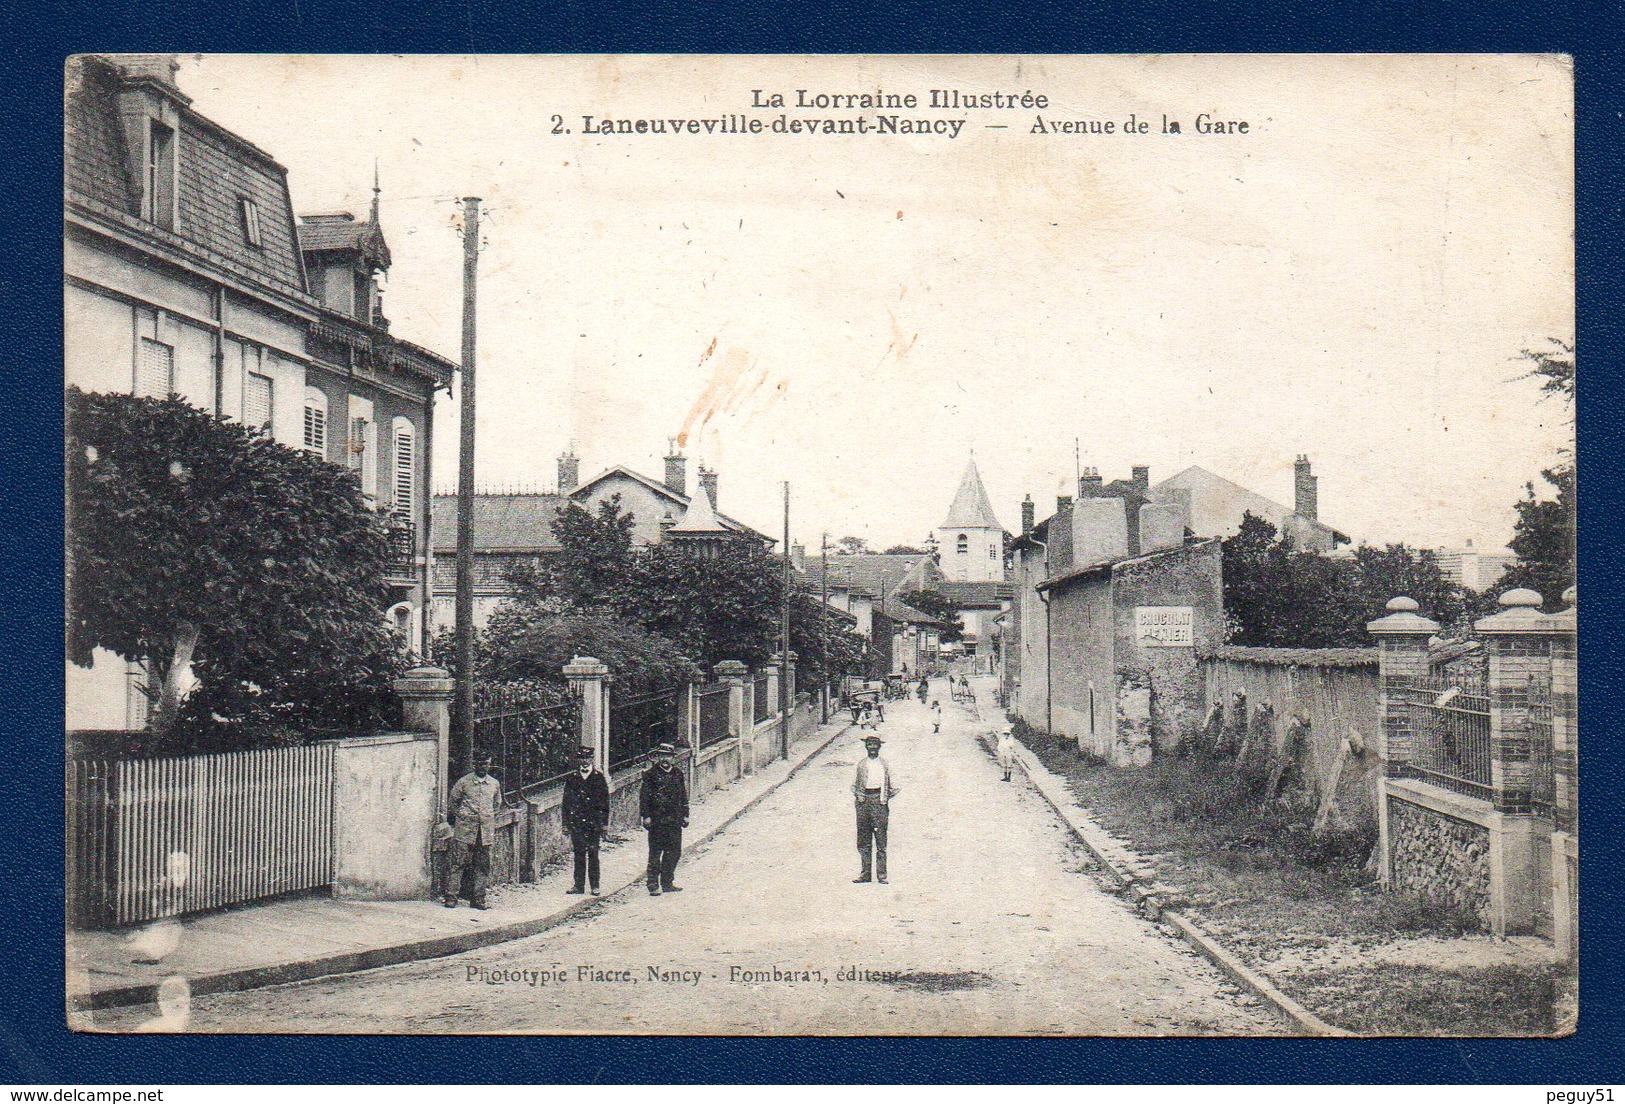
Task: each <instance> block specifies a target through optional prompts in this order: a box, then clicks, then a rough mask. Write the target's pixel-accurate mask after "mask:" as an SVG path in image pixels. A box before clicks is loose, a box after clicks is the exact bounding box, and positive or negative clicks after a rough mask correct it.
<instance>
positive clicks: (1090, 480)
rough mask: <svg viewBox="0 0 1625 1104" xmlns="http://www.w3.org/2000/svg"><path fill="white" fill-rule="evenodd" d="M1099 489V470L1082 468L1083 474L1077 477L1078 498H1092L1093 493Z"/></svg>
mask: <svg viewBox="0 0 1625 1104" xmlns="http://www.w3.org/2000/svg"><path fill="white" fill-rule="evenodd" d="M1100 487H1101V479H1100V469H1099V468H1084V469H1083V474H1082V475H1081V476H1079V477H1078V497H1079V498H1093V497H1095V492H1096V491H1097V490H1099V488H1100Z"/></svg>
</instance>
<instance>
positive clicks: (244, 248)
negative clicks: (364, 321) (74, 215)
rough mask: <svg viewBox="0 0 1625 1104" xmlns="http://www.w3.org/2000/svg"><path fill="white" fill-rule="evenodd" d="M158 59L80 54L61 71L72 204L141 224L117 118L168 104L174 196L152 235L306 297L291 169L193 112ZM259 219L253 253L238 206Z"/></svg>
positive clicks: (132, 168)
mask: <svg viewBox="0 0 1625 1104" xmlns="http://www.w3.org/2000/svg"><path fill="white" fill-rule="evenodd" d="M168 68H169V67H168V66H167V64H166V63H163V59H161V58H155V57H151V56H146V55H133V56H116V55H115V56H108V57H100V56H87V57H82V58H74V59H72V60H71V61H70V62H69V65H68V81H67V103H66V108H67V117H66V120H65V123H66V125H65V129H64V137H65V148H64V151H63V152H64V167H65V169H66V185H67V191H68V195H69V198H70V199H81V200H84V201H87V203H88V205H89V207H90V208H91V209H92V210H94V209H95V208H96V207H97V206H100V207H103V208H112V209H113V210H114V211H116V212H119V213H120V214H121V215H125V216H135V217H139V216H140V214H141V203H140V195H139V193H138V191H137V182H136V180H135V179H134V178H133V177H132V173H133V172H134V171H135V170H136V168H137V166H136V162H135V159H134V157H133V156H132V153H131V150H130V149H129V142H128V141H127V139H126V135H125V129H124V122H123V120H122V117H121V114H120V105H121V97H127V96H131V95H139V96H151V97H157V98H159V99H160V100H162V101H166V102H167V103H168V104H170V105H172V107H173V109H174V112H175V117H176V118H177V120H178V122H179V124H180V126H179V136H178V137H179V140H178V141H177V143H176V147H175V148H176V157H177V162H178V164H177V168H178V170H179V172H178V176H179V183H180V188H179V193H178V195H177V197H176V207H177V217H176V219H175V225H174V227H173V228H168V229H166V228H161V227H158V226H156V225H154V224H148V225H147V226H145V227H144V229H146V230H148V231H149V232H151V233H153V234H156V235H157V236H159V237H165V238H171V237H172V238H179V239H181V240H182V241H185V242H187V243H188V244H190V245H192V246H195V247H199V248H201V249H202V250H204V251H206V253H208V254H211V255H213V256H216V257H220V258H223V259H224V260H225V261H226V262H228V263H230V264H233V265H235V266H237V267H240V268H242V269H246V270H248V271H249V272H252V273H253V274H254V275H255V276H256V277H259V278H260V279H262V280H265V281H268V282H269V283H271V284H273V285H276V286H278V287H279V288H281V289H283V290H291V291H294V292H300V293H302V292H304V291H305V290H306V285H305V273H304V266H303V264H302V262H301V258H300V255H299V249H298V243H297V241H296V240H295V232H294V218H293V204H292V201H291V199H290V198H289V195H288V170H287V169H285V168H284V167H283V166H282V165H280V164H278V163H277V161H276V160H275V159H274V158H272V157H271V155H270V154H268V153H266V152H265V151H264V150H262V149H260V148H259V147H258V146H255V145H254V144H253V143H251V142H249V141H248V140H247V139H244V138H242V137H240V136H239V135H236V134H234V133H232V132H231V131H229V130H227V129H225V128H224V127H222V126H220V125H219V124H218V123H215V122H214V121H212V120H210V119H207V118H205V117H204V116H202V115H200V114H198V112H196V111H195V110H193V109H192V108H191V107H190V106H189V105H190V101H189V100H188V99H187V98H186V96H184V95H183V94H182V93H181V92H180V90H179V89H178V88H176V87H175V86H174V84H173V82H172V80H170V79H168V78H167V77H166V75H165V74H166V72H167V70H168ZM244 200H249V201H252V202H253V204H254V206H255V207H256V208H257V209H258V211H259V232H260V245H259V246H258V247H255V246H253V245H251V244H249V242H248V240H247V236H246V235H245V233H244V229H243V221H244V219H243V201H244Z"/></svg>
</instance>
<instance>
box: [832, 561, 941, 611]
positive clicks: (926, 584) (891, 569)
mask: <svg viewBox="0 0 1625 1104" xmlns="http://www.w3.org/2000/svg"><path fill="white" fill-rule="evenodd" d="M819 570H820V567H819V560H818V557H816V556H814V557H810V558H809V559H808V560H807V572H808V574H809V575H810V576H811V577H812V578H814V579H817V578H818V577H819ZM829 579H830V586H831V587H843V588H845V589H846V590H848V591H850V592H851V593H853V594H857V595H866V596H868V597H870V598H875V599H885V600H888V601H889V600H891V599H892V598H893V597H895V596H896V595H898V594H900V593H902V592H904V591H908V590H937V589H940V588H941V582H942V572H941V571H940V570H939V569H938V568H937V565H936V561H935V560H933V559H932V558H931V554H930V553H929V552H916V553H909V554H906V555H905V554H888V553H884V552H859V553H857V554H855V555H847V556H840V555H836V556H830V557H829Z"/></svg>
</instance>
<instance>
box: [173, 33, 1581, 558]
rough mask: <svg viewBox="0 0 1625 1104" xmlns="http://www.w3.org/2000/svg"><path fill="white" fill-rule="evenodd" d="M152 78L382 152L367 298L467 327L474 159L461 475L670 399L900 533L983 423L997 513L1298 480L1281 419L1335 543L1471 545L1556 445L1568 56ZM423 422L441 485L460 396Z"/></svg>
mask: <svg viewBox="0 0 1625 1104" xmlns="http://www.w3.org/2000/svg"><path fill="white" fill-rule="evenodd" d="M178 81H179V83H180V86H181V88H182V89H183V90H184V91H185V92H186V93H187V94H188V95H190V96H192V97H193V101H194V106H195V107H196V108H197V109H198V110H199V111H201V112H202V113H203V114H205V115H207V116H209V117H211V118H213V119H214V120H216V121H217V122H219V123H221V124H223V125H225V126H226V127H228V128H229V129H232V130H234V131H236V132H237V133H239V134H241V135H242V136H243V137H245V138H247V139H249V140H250V141H252V142H254V143H255V144H257V145H259V146H260V147H261V148H263V149H265V150H267V151H268V152H270V153H271V154H272V155H273V156H275V157H276V158H277V159H278V160H279V161H280V162H281V163H282V164H283V165H285V166H286V167H287V169H288V171H289V181H290V186H291V189H292V192H293V199H294V205H295V208H296V210H298V211H300V212H301V213H309V212H315V211H333V210H349V211H353V212H355V213H356V214H357V215H363V214H364V212H365V210H366V207H367V204H368V202H369V201H370V198H371V195H370V189H371V186H372V178H373V168H374V163H375V161H376V163H377V166H378V172H379V177H380V180H381V185H382V223H383V228H384V232H385V235H386V237H387V239H388V242H389V245H390V249H391V251H392V254H393V259H394V263H393V268H392V269H391V272H390V276H389V282H388V287H387V291H386V295H385V300H384V304H385V312H386V314H387V315H388V316H389V318H390V320H391V325H392V330H393V332H394V333H396V334H398V335H400V336H402V337H404V338H407V339H409V340H411V341H414V342H417V343H419V344H422V345H426V346H428V347H429V348H432V349H434V350H436V351H438V352H440V353H442V354H444V355H446V356H448V357H450V358H452V359H456V358H457V357H458V354H459V350H460V347H461V338H460V334H461V330H460V324H461V323H460V317H461V316H460V310H461V303H462V295H461V277H462V259H461V250H462V245H461V239H460V225H461V220H460V208H459V205H458V203H457V199H458V197H461V196H469V195H475V196H480V197H482V199H483V201H484V204H483V206H484V209H485V212H486V218H485V221H484V223H483V225H482V235H481V237H482V243H483V244H482V250H481V254H480V259H479V313H478V320H479V329H478V332H479V353H478V362H477V363H478V374H477V379H478V416H477V436H478V442H479V444H478V451H477V469H478V473H479V474H478V481H479V483H480V485H481V486H482V487H494V488H499V487H514V486H524V487H531V488H538V489H551V487H552V485H553V483H554V478H555V458H556V457H557V456H558V454H559V453H560V451H561V450H563V449H565V448H566V447H569V446H570V445H571V443H573V444H574V447H575V450H576V452H577V453H578V454H579V455H580V457H581V460H582V470H583V474H584V475H587V476H590V475H591V474H595V473H597V472H598V471H601V470H603V469H605V468H608V467H611V466H614V465H617V464H622V465H626V466H628V467H631V468H633V469H635V470H638V471H642V472H644V473H646V474H649V475H651V476H655V477H659V475H660V474H661V472H662V469H663V464H662V461H661V457H662V456H663V455H664V454H665V452H666V446H667V441H668V439H669V438H672V437H680V438H681V440H682V441H683V443H684V449H685V452H686V454H687V455H688V456H689V457H690V479H691V481H692V479H693V468H694V467H695V465H696V464H697V463H699V462H702V461H703V462H704V463H705V464H706V465H707V466H709V467H712V468H715V469H717V470H718V471H719V472H720V483H721V487H720V492H719V498H720V505H721V509H722V510H723V512H725V513H727V514H729V515H730V516H733V517H736V518H738V519H740V520H742V521H745V522H747V523H749V524H752V525H754V526H755V527H757V528H759V529H761V530H763V531H766V532H769V533H770V534H773V535H775V536H776V535H777V534H778V533H779V532H780V527H781V494H782V490H781V487H782V484H783V482H784V481H788V482H789V483H790V488H791V532H792V539H793V540H796V541H801V542H804V543H807V544H809V545H814V546H816V544H817V543H818V541H819V537H820V534H821V533H822V532H826V531H827V532H828V533H829V534H830V536H831V539H834V538H836V537H840V536H844V535H847V534H854V535H860V536H863V537H865V538H867V539H868V540H869V541H870V542H871V544H872V545H874V546H876V547H884V546H886V545H890V544H893V543H907V544H915V545H918V544H920V543H921V542H923V541H924V540H925V539H926V537H927V536H928V534H929V533H930V531H931V530H932V528H933V527H935V526H936V525H938V524H939V523H940V522H941V521H942V520H943V517H944V515H945V514H946V512H947V509H948V504H949V502H950V501H951V499H952V497H953V494H954V490H955V488H956V487H957V485H958V482H959V478H960V475H961V473H962V471H963V470H964V468H965V465H966V461H967V459H968V458H969V457H970V456H971V455H972V453H973V452H974V456H975V460H976V463H977V465H978V467H979V469H980V471H981V473H982V477H983V480H984V482H985V484H986V486H987V490H988V492H989V495H990V497H991V499H992V502H993V505H994V507H995V509H996V510H997V511H998V514H999V517H1000V520H1001V521H1002V522H1003V524H1004V525H1005V526H1006V527H1007V528H1009V529H1016V528H1018V527H1019V524H1020V510H1019V504H1020V502H1021V499H1022V497H1023V496H1024V495H1028V494H1030V495H1031V496H1032V497H1033V499H1034V501H1035V502H1036V503H1037V504H1038V516H1039V517H1040V518H1042V517H1044V516H1047V514H1048V513H1050V512H1051V511H1052V510H1053V509H1054V502H1055V496H1056V495H1057V494H1065V493H1068V488H1069V486H1070V484H1071V483H1072V482H1073V479H1074V473H1075V468H1076V466H1077V465H1079V464H1081V465H1082V466H1084V467H1095V468H1098V469H1099V470H1100V472H1101V474H1102V475H1103V476H1104V477H1105V478H1106V479H1107V480H1110V479H1114V478H1127V477H1128V475H1129V468H1130V466H1131V465H1134V464H1146V465H1149V466H1150V468H1151V476H1152V481H1153V482H1156V481H1158V480H1160V479H1163V478H1166V477H1168V476H1171V475H1173V474H1175V473H1176V472H1178V471H1180V470H1183V469H1184V468H1186V467H1189V466H1191V465H1193V464H1197V465H1201V466H1203V467H1205V468H1208V469H1209V470H1211V471H1214V472H1216V473H1218V474H1220V475H1223V476H1225V477H1227V478H1230V479H1232V480H1234V481H1236V482H1238V483H1241V484H1242V485H1244V486H1246V487H1248V488H1250V489H1252V490H1254V491H1257V492H1258V493H1261V494H1264V495H1266V496H1268V497H1271V498H1274V499H1276V500H1277V501H1281V502H1285V503H1289V504H1290V503H1291V501H1292V462H1293V459H1294V457H1296V456H1297V455H1298V454H1300V453H1302V454H1307V455H1308V456H1309V457H1310V458H1311V459H1312V460H1313V462H1314V470H1315V473H1316V474H1317V475H1319V476H1320V485H1319V486H1320V516H1321V518H1322V520H1324V521H1327V522H1329V523H1330V524H1333V525H1335V526H1336V527H1337V528H1339V529H1340V530H1342V531H1344V532H1346V533H1349V534H1351V535H1352V536H1353V537H1354V538H1355V539H1356V541H1359V542H1366V543H1375V544H1381V543H1387V542H1391V541H1405V542H1408V543H1411V544H1415V545H1422V546H1440V545H1459V544H1460V543H1461V542H1462V541H1463V540H1464V539H1466V538H1472V539H1473V540H1474V542H1475V543H1476V544H1478V545H1480V546H1481V547H1487V546H1496V545H1501V544H1504V543H1505V541H1506V540H1507V539H1508V538H1509V537H1510V536H1511V526H1512V522H1513V520H1514V514H1513V510H1512V503H1513V502H1514V501H1516V500H1517V499H1518V498H1519V497H1520V495H1521V494H1522V493H1523V486H1524V484H1525V483H1526V482H1527V481H1530V480H1534V481H1535V482H1536V483H1537V484H1539V483H1540V479H1539V472H1540V470H1541V469H1542V468H1545V467H1549V466H1551V465H1552V464H1553V463H1554V462H1555V461H1556V460H1557V459H1558V457H1559V453H1560V450H1563V449H1567V448H1570V447H1572V433H1573V431H1572V424H1571V422H1570V418H1569V412H1568V411H1567V410H1566V409H1565V408H1564V407H1563V406H1562V405H1561V403H1560V402H1558V401H1556V400H1549V401H1546V402H1541V401H1540V395H1539V391H1538V386H1537V385H1536V384H1535V383H1534V382H1533V381H1529V380H1521V381H1520V380H1519V379H1518V378H1517V377H1519V376H1520V375H1521V374H1522V373H1523V372H1524V371H1525V370H1526V369H1527V364H1526V363H1525V362H1524V361H1522V360H1521V359H1520V356H1519V354H1520V351H1521V350H1524V349H1532V348H1533V349H1544V348H1550V347H1551V345H1550V341H1551V339H1553V338H1557V339H1561V340H1563V341H1567V342H1572V340H1573V336H1574V305H1573V304H1574V262H1573V231H1574V221H1573V211H1574V202H1573V196H1574V189H1573V112H1572V103H1573V81H1572V73H1571V70H1570V67H1569V65H1568V63H1567V62H1566V61H1565V60H1563V59H1558V58H1553V57H1541V56H1511V55H1506V56H1459V57H1451V56H1437V55H1430V56H1363V57H1362V56H1335V57H1334V56H1318V57H1269V56H1246V57H1239V56H1231V57H1222V56H1214V57H1186V56H1157V57H1087V56H1086V57H1003V58H1000V57H942V58H932V57H903V58H864V57H811V58H796V57H722V58H708V57H656V56H644V55H636V56H630V57H618V58H606V57H582V56H570V57H545V56H544V57H501V56H482V57H455V56H446V57H424V56H416V57H323V56H305V57H277V56H247V57H245V56H205V57H192V58H186V59H184V60H183V65H182V68H181V71H180V73H179V76H178ZM798 89H805V90H806V93H805V96H806V98H808V99H811V100H813V102H814V103H816V102H817V101H816V100H815V99H813V98H815V97H817V96H819V95H838V96H843V97H846V96H858V95H864V94H869V95H882V96H883V95H892V96H904V95H909V94H912V95H914V96H915V97H916V98H917V106H915V107H914V108H907V107H903V108H895V109H892V108H886V107H865V106H864V105H863V104H862V103H861V102H860V101H856V100H843V101H840V102H838V103H837V105H836V106H824V107H818V106H808V107H801V106H797V98H798V92H797V90H798ZM931 89H945V90H953V91H957V92H959V93H960V94H961V97H962V100H963V97H964V96H966V95H971V94H974V95H976V96H979V97H988V101H983V102H990V101H991V98H992V97H993V95H994V94H995V93H997V94H998V95H999V96H1001V97H1003V96H1005V95H1007V94H1012V95H1014V96H1015V97H1016V98H1017V106H1015V107H981V106H977V107H973V108H970V109H965V108H959V109H954V108H948V109H933V108H931V107H929V106H928V104H929V96H930V90H931ZM756 90H760V92H758V91H756ZM774 93H779V94H781V95H782V96H783V98H784V100H785V106H783V107H776V106H758V105H759V104H761V105H766V104H771V103H772V99H771V97H772V96H773V94H774ZM1023 93H1028V94H1029V99H1028V100H1027V101H1026V102H1025V103H1022V102H1021V101H1020V97H1021V95H1022V94H1023ZM1037 97H1042V98H1043V102H1042V103H1041V104H1040V103H1038V102H1037ZM849 105H850V106H849ZM1204 114H1205V115H1206V116H1207V117H1208V118H1209V119H1211V120H1220V121H1230V122H1242V121H1245V122H1246V124H1247V130H1246V132H1245V133H1241V132H1239V128H1236V127H1229V128H1226V129H1227V130H1228V131H1229V132H1228V133H1199V132H1198V130H1197V128H1196V125H1195V124H1196V121H1197V117H1198V116H1199V115H1204ZM588 116H590V117H591V122H588V121H587V119H585V118H584V117H588ZM892 116H896V117H897V118H898V119H900V120H903V121H905V122H907V123H909V124H913V123H915V122H923V123H926V124H928V125H931V126H933V127H936V128H938V129H943V130H947V129H949V128H951V127H952V126H953V124H954V122H955V121H956V120H957V121H958V122H959V129H958V130H957V133H955V134H953V135H952V136H950V135H949V134H945V133H942V134H939V133H925V134H920V133H875V131H874V128H875V127H876V126H877V125H878V121H879V120H880V119H882V118H886V117H892ZM1130 116H1132V117H1133V122H1134V123H1135V124H1136V125H1135V126H1134V128H1133V130H1132V131H1130V132H1128V133H1125V124H1126V123H1128V122H1129V120H1130ZM860 118H861V119H863V120H864V121H865V122H864V125H865V126H866V127H867V128H869V130H868V133H863V134H823V133H816V132H815V133H811V134H809V133H806V132H805V131H802V132H799V133H789V132H783V133H780V132H775V131H774V130H773V129H772V128H773V125H774V123H775V122H778V123H780V124H781V125H783V126H786V127H788V125H789V124H790V123H792V122H803V123H804V122H805V121H807V120H815V119H816V120H845V121H849V122H850V124H851V125H853V126H856V125H857V121H858V120H859V119H860ZM1165 118H1166V119H1168V120H1173V121H1177V122H1179V123H1180V124H1181V132H1180V133H1179V134H1177V135H1174V134H1164V133H1163V125H1164V119H1165ZM606 119H609V120H615V119H626V120H628V121H635V120H638V119H644V120H664V121H666V122H665V132H664V133H642V134H639V133H631V134H625V133H607V134H606V133H596V132H594V133H588V131H589V130H594V131H595V130H596V129H597V128H598V127H599V126H601V125H602V122H603V120H606ZM673 119H681V120H685V122H684V123H683V126H682V129H681V130H679V131H678V132H676V133H673V132H672V130H671V124H670V120H673ZM689 119H694V120H705V119H709V120H716V121H718V122H713V124H712V129H711V130H710V131H709V132H707V131H705V130H704V128H703V125H701V130H700V133H698V134H696V133H694V132H693V130H692V128H691V127H690V126H689V124H687V122H686V120H689ZM751 120H757V121H759V124H760V126H761V128H762V132H761V133H758V134H749V133H742V134H741V133H725V131H726V130H727V129H728V128H729V127H730V126H734V127H737V126H738V125H739V122H740V121H744V123H745V124H746V125H749V123H750V121H751ZM1040 121H1041V122H1042V124H1043V132H1042V133H1035V132H1034V131H1035V127H1036V125H1037V124H1038V123H1039V122H1040ZM1108 122H1109V123H1111V124H1112V126H1113V131H1112V133H1109V134H1107V133H1097V132H1094V131H1093V130H1091V128H1090V126H1089V124H1095V125H1096V127H1097V128H1099V129H1103V128H1104V125H1105V124H1106V123H1108ZM1057 123H1061V124H1069V126H1068V127H1065V128H1060V127H1056V126H1055V124H1057ZM1079 124H1083V125H1082V126H1080V125H1079ZM1140 124H1145V128H1146V129H1145V132H1143V133H1142V132H1141V129H1140ZM1080 131H1081V132H1080ZM435 430H436V441H435V451H434V466H435V472H436V473H437V474H436V478H435V483H436V485H437V487H438V488H448V487H449V486H450V485H451V483H452V481H453V476H454V473H455V471H456V452H457V442H458V418H457V410H456V406H455V404H454V403H453V402H450V401H447V399H446V398H445V397H444V396H442V398H441V400H440V402H439V404H438V405H437V409H436V418H435Z"/></svg>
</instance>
